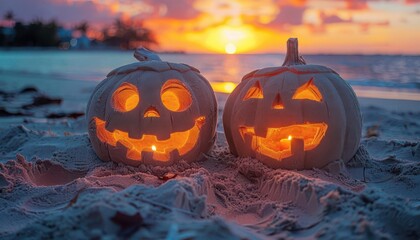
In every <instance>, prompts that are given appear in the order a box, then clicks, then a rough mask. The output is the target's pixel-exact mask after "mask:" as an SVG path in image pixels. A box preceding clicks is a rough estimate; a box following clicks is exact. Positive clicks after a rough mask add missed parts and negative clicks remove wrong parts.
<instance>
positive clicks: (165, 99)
mask: <svg viewBox="0 0 420 240" xmlns="http://www.w3.org/2000/svg"><path fill="white" fill-rule="evenodd" d="M160 98H161V100H162V103H163V105H164V106H165V107H166V108H167V109H169V110H170V111H173V112H183V111H185V110H187V109H188V108H189V107H190V106H191V104H192V97H191V94H190V92H189V91H188V89H187V88H186V87H185V86H184V85H183V84H182V83H181V82H180V81H179V80H176V79H170V80H168V81H166V82H165V84H164V85H163V86H162V90H161V92H160Z"/></svg>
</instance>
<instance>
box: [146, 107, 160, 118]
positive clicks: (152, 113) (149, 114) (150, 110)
mask: <svg viewBox="0 0 420 240" xmlns="http://www.w3.org/2000/svg"><path fill="white" fill-rule="evenodd" d="M143 117H144V118H149V117H156V118H158V117H160V114H159V111H158V110H157V109H156V108H155V107H153V106H150V107H148V108H147V109H146V111H145V112H144V116H143Z"/></svg>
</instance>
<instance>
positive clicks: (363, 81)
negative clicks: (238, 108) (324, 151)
mask: <svg viewBox="0 0 420 240" xmlns="http://www.w3.org/2000/svg"><path fill="white" fill-rule="evenodd" d="M160 56H161V58H162V59H163V60H165V61H170V62H179V63H186V64H189V65H192V66H194V67H196V68H197V69H199V70H200V71H201V73H202V74H203V75H204V76H205V77H206V78H207V79H208V80H209V81H210V82H212V83H213V84H214V85H215V86H216V85H218V84H219V87H218V88H217V87H216V90H217V91H229V89H232V86H235V84H237V83H239V82H240V80H241V78H242V76H243V75H245V74H246V73H248V72H251V71H253V70H255V69H259V68H264V67H274V66H280V65H281V64H282V63H283V60H284V55H283V54H264V55H263V54H261V55H251V54H248V55H247V54H245V55H222V54H220V55H216V54H161V55H160ZM304 58H305V60H306V62H307V63H308V64H318V65H324V66H327V67H330V68H332V69H334V70H335V71H336V72H338V73H339V74H340V75H341V77H342V78H344V79H345V80H346V81H348V82H349V83H350V85H352V86H353V88H354V89H355V91H356V94H357V95H358V96H360V97H370V98H387V99H411V100H420V56H397V55H393V56H388V55H309V56H304ZM134 61H137V60H136V59H134V58H133V56H132V52H131V51H41V50H11V51H0V83H2V85H3V87H4V88H7V87H10V86H12V85H13V83H11V82H10V81H19V79H20V77H23V76H24V77H25V79H26V81H28V80H27V79H28V78H30V77H31V76H32V77H34V78H37V79H39V78H42V79H51V80H54V81H60V80H73V81H88V82H91V83H92V81H93V82H99V81H101V80H103V79H104V77H105V76H106V74H107V73H108V72H110V71H111V70H112V69H114V68H117V67H119V66H122V65H125V64H128V63H132V62H134ZM7 78H9V79H13V80H9V81H8V79H7ZM224 83H228V84H230V85H228V84H226V86H230V88H229V87H225V90H223V88H220V84H222V85H223V84H224ZM232 83H233V84H232ZM56 86H60V85H59V84H57V85H56ZM3 87H2V86H0V88H3ZM221 89H222V90H221Z"/></svg>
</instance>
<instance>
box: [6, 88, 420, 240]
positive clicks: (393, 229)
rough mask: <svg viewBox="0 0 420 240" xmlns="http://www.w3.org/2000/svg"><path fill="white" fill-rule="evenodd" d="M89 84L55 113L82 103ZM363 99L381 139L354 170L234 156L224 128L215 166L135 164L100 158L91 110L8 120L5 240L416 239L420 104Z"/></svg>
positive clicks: (363, 152)
mask: <svg viewBox="0 0 420 240" xmlns="http://www.w3.org/2000/svg"><path fill="white" fill-rule="evenodd" d="M92 85H94V84H92ZM50 87H51V88H52V89H54V88H53V87H54V86H50ZM40 88H41V87H40ZM82 88H83V89H85V91H84V92H83V93H80V92H81V91H79V93H80V94H79V95H78V96H77V98H78V102H75V103H73V102H71V98H72V97H73V98H76V97H75V96H74V94H73V96H72V94H68V96H65V97H64V102H63V106H61V107H60V108H59V109H58V110H60V111H63V110H67V111H69V110H70V109H71V108H72V109H80V106H81V103H83V101H85V99H86V96H88V95H89V92H90V90H91V89H92V86H89V85H88V84H87V85H83V87H82ZM63 94H64V93H63ZM57 95H60V94H57ZM224 98H225V95H221V94H219V95H218V99H219V101H220V102H221V103H223V99H224ZM69 99H70V100H69ZM80 99H81V100H80ZM361 101H362V102H361V105H362V112H363V116H364V131H365V132H366V130H367V128H370V129H371V133H372V132H374V133H377V134H379V136H378V137H370V138H366V137H365V138H363V140H362V143H361V147H360V149H359V151H358V153H357V154H356V156H355V158H354V159H353V160H352V161H351V162H350V163H349V164H348V165H347V166H344V165H343V164H342V163H341V162H335V163H332V164H330V165H329V166H327V167H326V168H325V169H313V170H305V171H286V170H272V169H269V168H267V167H266V166H264V165H263V164H261V163H259V162H258V161H257V160H254V159H239V158H235V157H233V156H232V155H231V154H230V153H229V150H228V148H227V144H226V141H225V139H224V135H223V132H222V129H223V128H222V126H221V124H219V125H218V132H219V134H218V139H217V142H216V146H215V147H214V149H213V150H212V151H211V152H210V153H209V154H208V159H207V160H206V161H201V162H196V163H193V164H191V165H190V164H187V163H185V162H181V163H178V164H177V165H175V166H172V167H150V166H144V165H141V166H139V167H137V168H135V167H129V166H125V165H122V164H114V163H105V162H102V161H100V160H99V159H98V158H97V157H96V155H95V154H94V152H93V151H92V149H91V148H90V143H89V140H88V138H87V133H86V123H85V120H84V118H83V117H82V118H79V119H78V120H68V119H61V120H45V119H42V118H38V117H37V118H28V117H13V118H0V223H1V224H0V238H2V239H21V238H36V239H41V238H43V239H48V238H57V239H61V238H63V239H64V238H65V239H81V238H115V237H119V238H131V239H264V238H269V239H279V238H297V239H312V238H322V239H340V238H341V239H378V238H384V239H419V238H420V109H419V104H418V102H412V103H409V104H412V105H410V109H402V108H401V109H399V108H395V109H390V108H389V106H391V103H393V104H394V103H395V102H392V101H391V102H387V103H386V104H385V102H383V101H381V100H374V101H373V102H374V105H373V106H371V105H372V102H370V103H369V102H365V100H364V99H362V100H361ZM375 101H376V103H375ZM381 103H384V104H381ZM405 104H407V103H405ZM382 105H384V106H382ZM222 106H223V104H221V107H220V109H219V111H220V112H221V111H222V110H223V109H222V108H223V107H222ZM386 106H388V108H387V107H386ZM55 108H57V107H52V108H49V107H42V108H41V109H43V110H42V111H47V112H48V111H55V110H57V109H55ZM386 108H387V109H386ZM40 111H41V110H40ZM42 111H41V112H42ZM220 115H221V114H220ZM220 117H221V116H219V118H220ZM219 122H221V121H219ZM168 172H170V173H175V174H177V176H176V177H175V178H174V179H171V180H168V181H165V180H161V179H159V178H158V177H157V176H162V175H164V174H165V173H168Z"/></svg>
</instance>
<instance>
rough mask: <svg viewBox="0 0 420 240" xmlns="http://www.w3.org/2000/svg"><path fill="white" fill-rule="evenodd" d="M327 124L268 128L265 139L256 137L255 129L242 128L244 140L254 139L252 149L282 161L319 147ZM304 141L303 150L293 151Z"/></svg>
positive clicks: (240, 129) (240, 130)
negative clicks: (297, 144)
mask: <svg viewBox="0 0 420 240" xmlns="http://www.w3.org/2000/svg"><path fill="white" fill-rule="evenodd" d="M327 128H328V125H327V124H326V123H306V124H297V125H291V126H286V127H280V128H268V129H267V134H266V136H265V137H260V136H256V135H255V131H254V128H253V127H240V128H239V132H240V133H241V136H242V138H243V139H245V138H246V135H250V136H251V137H252V139H251V141H252V143H251V146H252V149H253V150H255V151H256V152H258V153H261V154H263V155H265V156H268V157H271V158H273V159H276V160H281V159H284V158H287V157H290V156H292V155H293V152H294V151H299V150H301V151H308V150H312V149H314V148H315V147H317V146H318V145H319V143H320V142H321V140H322V138H323V137H324V136H325V133H326V131H327ZM294 141H295V142H298V141H303V149H293V147H292V145H293V142H294Z"/></svg>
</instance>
